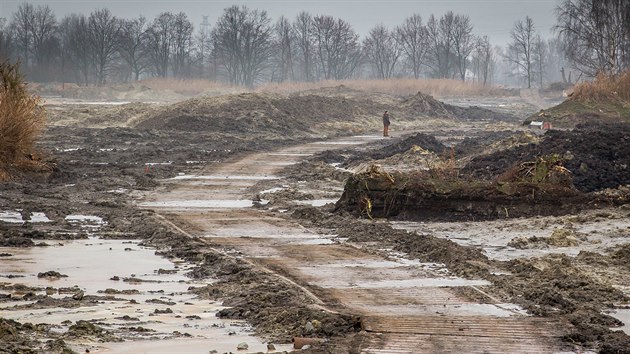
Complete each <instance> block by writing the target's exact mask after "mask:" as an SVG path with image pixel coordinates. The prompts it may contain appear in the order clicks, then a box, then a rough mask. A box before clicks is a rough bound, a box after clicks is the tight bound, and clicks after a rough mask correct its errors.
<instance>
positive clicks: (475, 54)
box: [0, 3, 494, 86]
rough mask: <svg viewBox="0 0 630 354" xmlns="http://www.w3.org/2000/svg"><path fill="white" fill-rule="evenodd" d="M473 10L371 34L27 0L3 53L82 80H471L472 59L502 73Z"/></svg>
mask: <svg viewBox="0 0 630 354" xmlns="http://www.w3.org/2000/svg"><path fill="white" fill-rule="evenodd" d="M472 30H473V26H472V24H471V22H470V19H469V18H468V16H465V15H456V14H454V13H452V12H449V13H447V14H446V15H444V16H443V17H441V18H439V19H438V18H435V17H434V16H431V17H430V18H429V20H428V22H427V23H426V24H424V23H423V21H422V18H421V17H420V15H412V16H411V17H409V18H407V19H406V20H405V22H404V23H403V24H402V25H400V26H398V27H395V28H387V27H385V26H383V25H377V26H375V27H374V28H373V29H372V30H371V31H370V32H369V34H368V35H367V36H366V38H364V39H363V40H361V38H360V37H359V35H358V34H357V33H356V32H355V30H354V29H353V28H352V26H351V25H350V24H349V23H348V22H346V21H344V20H342V19H339V18H335V17H332V16H326V15H318V16H312V15H311V14H309V13H306V12H302V13H300V14H299V15H298V16H296V18H295V19H293V20H290V19H288V18H285V17H281V18H280V19H278V20H277V21H275V22H273V21H272V19H271V18H270V17H269V16H268V14H267V13H266V12H265V11H260V10H252V9H249V8H247V7H245V6H232V7H229V8H227V9H225V10H224V12H223V13H222V15H221V16H220V17H219V18H218V20H217V22H216V23H215V24H214V26H212V28H211V29H210V28H209V26H208V25H207V24H206V25H205V26H202V27H201V29H200V30H199V32H198V33H195V32H194V27H193V24H192V22H191V21H190V19H189V18H188V17H187V15H186V14H184V13H177V14H175V13H171V12H165V13H162V14H160V15H158V16H157V17H156V18H154V19H152V20H147V19H146V18H144V17H142V16H140V17H138V18H132V19H122V18H117V17H116V16H114V15H112V13H111V12H110V11H109V10H107V9H99V10H95V11H93V12H92V13H90V14H89V15H87V16H86V15H83V14H72V15H68V16H65V17H63V18H62V19H61V20H57V18H56V17H55V15H54V13H53V11H52V10H51V9H50V7H49V6H47V5H39V6H34V5H32V4H29V3H24V4H22V5H20V6H19V7H18V9H17V11H16V12H15V13H14V14H13V16H12V17H11V18H10V20H9V21H6V20H3V21H0V56H1V57H2V58H5V59H6V58H10V59H14V60H19V61H20V62H21V63H22V69H23V70H24V71H25V72H26V73H27V74H28V76H29V78H30V79H31V80H35V81H55V80H62V79H63V80H65V81H73V82H77V83H80V84H84V85H88V84H96V85H102V84H105V83H106V82H121V81H130V80H138V79H141V78H143V77H167V76H172V77H180V78H186V77H199V76H201V77H208V78H212V79H222V80H225V81H227V82H230V83H232V84H239V85H248V86H251V85H254V84H255V83H258V82H261V81H264V80H271V81H286V80H296V81H297V80H303V81H313V80H338V79H347V78H351V77H357V76H362V77H374V78H381V79H387V78H392V77H414V78H419V77H423V76H426V77H439V78H459V79H461V80H465V79H466V75H467V72H468V69H469V66H470V65H473V66H474V67H475V68H476V70H477V71H478V72H479V73H482V75H481V77H482V78H483V79H482V80H481V79H480V81H481V82H483V83H487V82H489V81H490V79H491V77H492V70H491V68H492V65H491V62H492V60H494V57H493V56H492V53H491V52H492V48H491V47H490V45H489V43H488V40H487V38H486V39H485V41H484V39H481V38H479V37H477V36H475V35H473V33H472Z"/></svg>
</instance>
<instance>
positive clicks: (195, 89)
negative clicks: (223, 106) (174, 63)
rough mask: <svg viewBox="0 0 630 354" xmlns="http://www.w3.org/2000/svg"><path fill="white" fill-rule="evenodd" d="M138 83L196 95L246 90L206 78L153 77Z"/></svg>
mask: <svg viewBox="0 0 630 354" xmlns="http://www.w3.org/2000/svg"><path fill="white" fill-rule="evenodd" d="M139 83H140V84H142V85H144V86H146V87H148V88H150V89H152V90H158V91H165V90H170V91H173V92H176V93H179V94H181V95H185V96H196V95H200V94H204V93H221V94H222V93H239V92H245V91H247V90H246V89H245V88H242V87H239V86H230V85H229V84H227V83H224V82H219V81H211V80H206V79H187V80H182V79H173V78H153V79H147V80H142V81H140V82H139Z"/></svg>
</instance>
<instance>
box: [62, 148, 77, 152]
mask: <svg viewBox="0 0 630 354" xmlns="http://www.w3.org/2000/svg"><path fill="white" fill-rule="evenodd" d="M79 149H80V148H69V149H58V151H61V152H72V151H77V150H79Z"/></svg>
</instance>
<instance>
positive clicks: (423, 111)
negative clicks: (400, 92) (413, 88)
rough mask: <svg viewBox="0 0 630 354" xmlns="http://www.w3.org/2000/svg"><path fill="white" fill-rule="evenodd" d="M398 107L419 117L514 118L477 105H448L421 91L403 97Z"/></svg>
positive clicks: (500, 119) (459, 118)
mask: <svg viewBox="0 0 630 354" xmlns="http://www.w3.org/2000/svg"><path fill="white" fill-rule="evenodd" d="M400 108H401V109H402V110H404V111H405V112H406V113H407V114H409V115H416V116H420V117H432V118H445V119H457V120H468V121H506V120H509V121H513V120H515V119H516V118H515V117H514V116H511V115H509V114H502V113H497V112H494V111H491V110H489V109H485V108H481V107H477V106H471V107H459V106H454V105H450V104H447V103H444V102H441V101H438V100H436V99H435V98H433V96H431V95H426V94H423V93H422V92H418V93H417V94H415V95H413V96H411V97H408V98H406V99H404V100H403V101H402V102H401V104H400Z"/></svg>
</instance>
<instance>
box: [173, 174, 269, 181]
mask: <svg viewBox="0 0 630 354" xmlns="http://www.w3.org/2000/svg"><path fill="white" fill-rule="evenodd" d="M171 179H175V180H190V179H202V180H203V179H209V180H226V179H227V180H252V181H267V180H273V179H278V177H277V176H253V175H252V176H227V175H206V176H202V175H181V176H175V177H173V178H171Z"/></svg>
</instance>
